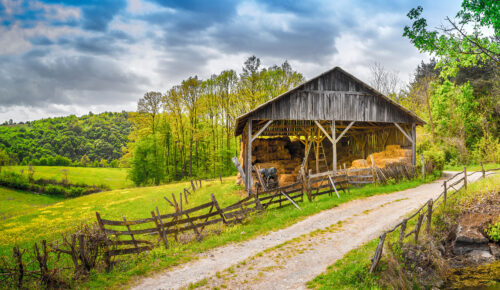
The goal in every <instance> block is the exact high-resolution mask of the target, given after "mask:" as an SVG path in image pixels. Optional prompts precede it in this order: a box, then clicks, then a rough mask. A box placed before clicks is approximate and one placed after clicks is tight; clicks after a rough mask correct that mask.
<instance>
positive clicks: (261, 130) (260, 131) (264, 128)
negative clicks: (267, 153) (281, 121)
mask: <svg viewBox="0 0 500 290" xmlns="http://www.w3.org/2000/svg"><path fill="white" fill-rule="evenodd" d="M272 122H273V120H269V121H267V123H266V124H265V125H264V127H262V128H261V129H260V130H259V132H257V133H255V135H254V136H252V142H253V141H255V139H257V138H258V137H259V136H260V134H262V132H264V130H266V128H267V127H268V126H269V125H271V123H272Z"/></svg>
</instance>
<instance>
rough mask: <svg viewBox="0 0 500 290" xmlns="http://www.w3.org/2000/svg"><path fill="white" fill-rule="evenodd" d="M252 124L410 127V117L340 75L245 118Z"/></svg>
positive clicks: (313, 83)
mask: <svg viewBox="0 0 500 290" xmlns="http://www.w3.org/2000/svg"><path fill="white" fill-rule="evenodd" d="M248 119H253V120H266V119H267V120H332V119H335V120H339V121H363V122H398V123H411V122H413V121H414V120H413V118H412V116H410V115H409V114H408V113H406V112H404V111H403V110H402V109H401V108H398V107H397V106H395V105H394V104H392V103H390V102H389V101H387V100H385V99H383V98H381V97H380V96H376V95H374V94H373V93H371V92H369V91H368V90H367V89H365V88H364V87H363V86H362V85H360V84H359V83H358V82H356V81H355V80H353V79H352V78H350V77H348V76H346V75H345V74H343V73H342V72H340V71H336V70H334V71H332V72H330V73H328V74H325V75H323V76H321V77H319V78H318V79H315V80H312V81H311V82H309V83H306V84H305V85H304V86H303V87H301V88H299V89H298V90H296V91H292V92H290V93H289V94H288V95H286V96H283V97H282V98H280V99H277V100H275V101H273V102H271V103H269V104H267V105H265V106H263V107H261V108H260V109H258V110H257V111H255V112H253V113H252V114H250V115H249V116H248Z"/></svg>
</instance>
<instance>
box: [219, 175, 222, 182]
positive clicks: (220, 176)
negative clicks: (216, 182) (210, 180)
mask: <svg viewBox="0 0 500 290" xmlns="http://www.w3.org/2000/svg"><path fill="white" fill-rule="evenodd" d="M219 179H220V184H222V175H220V173H219Z"/></svg>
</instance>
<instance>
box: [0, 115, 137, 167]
mask: <svg viewBox="0 0 500 290" xmlns="http://www.w3.org/2000/svg"><path fill="white" fill-rule="evenodd" d="M131 131H132V123H131V122H130V121H129V120H128V113H127V112H121V113H112V112H105V113H101V114H93V113H91V112H90V113H89V114H87V115H83V116H81V117H76V116H75V115H71V116H67V117H55V118H47V119H41V120H36V121H31V122H29V121H28V122H24V123H17V124H16V123H13V122H9V123H8V124H7V125H2V126H0V152H1V153H0V159H1V160H4V161H0V163H9V164H21V165H27V164H31V165H49V166H50V165H61V166H68V165H71V166H95V167H97V166H100V167H103V166H104V167H107V166H112V167H117V166H118V160H119V159H120V158H121V157H122V156H123V149H124V148H125V147H126V144H127V142H128V136H129V135H130V132H131ZM2 156H3V157H2Z"/></svg>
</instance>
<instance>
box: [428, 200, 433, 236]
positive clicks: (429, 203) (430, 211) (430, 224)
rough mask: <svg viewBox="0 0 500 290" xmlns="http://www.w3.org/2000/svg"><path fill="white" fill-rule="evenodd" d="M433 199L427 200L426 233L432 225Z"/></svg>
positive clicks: (429, 231)
mask: <svg viewBox="0 0 500 290" xmlns="http://www.w3.org/2000/svg"><path fill="white" fill-rule="evenodd" d="M433 203H434V201H433V200H432V198H431V199H430V200H429V202H428V206H427V234H430V233H431V226H432V205H433Z"/></svg>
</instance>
